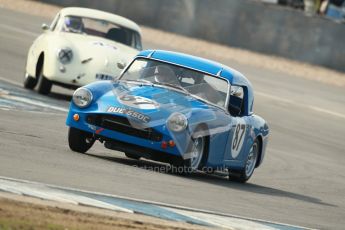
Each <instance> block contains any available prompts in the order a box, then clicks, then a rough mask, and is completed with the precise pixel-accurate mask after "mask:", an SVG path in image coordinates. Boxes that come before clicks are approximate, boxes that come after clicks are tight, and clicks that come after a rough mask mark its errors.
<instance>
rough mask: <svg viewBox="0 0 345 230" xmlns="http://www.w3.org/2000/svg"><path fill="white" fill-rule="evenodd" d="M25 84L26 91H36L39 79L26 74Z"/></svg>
mask: <svg viewBox="0 0 345 230" xmlns="http://www.w3.org/2000/svg"><path fill="white" fill-rule="evenodd" d="M23 84H24V88H26V89H34V88H35V86H36V85H37V79H36V78H34V77H32V76H30V75H29V74H27V73H26V74H25V75H24V82H23Z"/></svg>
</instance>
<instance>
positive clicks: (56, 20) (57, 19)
mask: <svg viewBox="0 0 345 230" xmlns="http://www.w3.org/2000/svg"><path fill="white" fill-rule="evenodd" d="M59 20H60V14H58V15H56V17H55V18H54V20H53V22H52V24H51V25H50V30H51V31H54V30H55V28H56V25H57V24H58V22H59Z"/></svg>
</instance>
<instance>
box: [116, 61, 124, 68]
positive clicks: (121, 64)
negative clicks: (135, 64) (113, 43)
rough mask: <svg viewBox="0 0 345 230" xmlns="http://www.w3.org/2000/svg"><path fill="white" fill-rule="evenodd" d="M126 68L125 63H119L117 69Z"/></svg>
mask: <svg viewBox="0 0 345 230" xmlns="http://www.w3.org/2000/svg"><path fill="white" fill-rule="evenodd" d="M125 67H126V64H125V63H124V62H118V63H117V68H119V69H124V68H125Z"/></svg>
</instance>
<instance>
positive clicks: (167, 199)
mask: <svg viewBox="0 0 345 230" xmlns="http://www.w3.org/2000/svg"><path fill="white" fill-rule="evenodd" d="M43 22H49V20H48V19H45V18H39V17H34V16H29V15H26V14H21V13H17V12H13V11H10V10H5V9H0V31H1V33H0V176H6V177H12V178H18V179H25V180H32V181H37V182H43V183H48V184H54V185H59V186H66V187H72V188H77V189H83V190H90V191H96V192H102V193H109V194H114V195H120V196H127V197H132V198H137V199H145V200H152V201H157V202H164V203H169V204H175V205H183V206H188V207H192V208H200V209H206V210H211V211H217V212H224V213H231V214H234V215H240V216H245V217H252V218H259V219H265V220H270V221H276V222H283V223H287V224H294V225H301V226H305V227H311V228H322V229H342V228H343V226H344V225H345V219H344V217H345V199H344V194H345V175H344V172H345V170H344V165H345V157H344V154H345V106H344V105H345V91H344V88H339V87H335V86H332V85H328V84H323V83H319V82H317V81H310V80H307V79H303V78H297V77H293V76H288V75H286V74H283V73H278V72H272V71H267V70H265V69H260V68H253V67H251V66H245V65H243V64H238V63H234V62H229V60H226V59H224V60H221V59H216V60H217V61H220V62H223V63H224V64H227V65H229V66H232V67H234V68H236V69H238V70H239V71H241V72H243V73H244V74H245V75H246V76H247V77H248V78H249V79H250V80H251V82H252V84H253V86H254V89H255V96H256V98H255V105H254V107H255V113H257V114H259V115H261V116H262V117H263V118H265V119H266V120H267V121H268V123H269V125H270V128H271V136H270V140H269V146H268V149H267V153H266V158H265V161H264V163H263V165H262V166H261V167H260V168H258V169H257V170H256V171H255V173H254V176H253V177H252V179H251V180H250V181H249V182H248V183H247V184H237V183H233V182H229V181H228V180H227V178H225V177H221V176H215V175H207V174H203V173H195V174H193V175H191V176H189V177H183V176H177V175H173V174H169V173H166V172H154V171H152V170H150V169H151V168H153V167H163V168H164V166H165V165H164V164H159V163H155V162H152V161H147V160H142V161H136V160H130V159H127V158H125V157H124V154H123V153H119V152H114V151H110V150H107V149H105V148H104V147H103V146H102V145H101V144H100V143H98V144H96V145H95V146H94V147H93V148H92V149H91V150H90V151H89V152H88V154H77V153H74V152H72V151H70V150H69V147H68V143H67V131H68V129H67V127H66V125H65V118H66V111H67V109H68V105H69V99H70V95H71V94H72V91H69V90H65V89H61V88H58V87H55V86H54V87H53V93H52V94H50V95H48V96H40V95H38V94H37V93H36V92H32V91H29V90H25V89H23V88H22V87H21V86H20V85H21V84H22V80H23V74H24V65H25V61H26V55H27V51H28V48H29V46H30V45H31V44H32V42H33V40H34V39H35V38H36V37H37V35H38V34H39V33H41V30H40V25H41V24H42V23H43ZM144 42H145V44H144V45H145V47H146V48H163V49H164V48H167V47H162V46H158V45H157V44H155V41H145V40H144ZM168 48H170V47H168ZM170 49H171V48H170ZM175 50H177V51H178V50H179V49H178V47H175ZM193 54H194V55H198V56H200V54H198V53H193ZM208 58H209V59H214V58H213V57H212V56H208ZM1 79H3V80H1Z"/></svg>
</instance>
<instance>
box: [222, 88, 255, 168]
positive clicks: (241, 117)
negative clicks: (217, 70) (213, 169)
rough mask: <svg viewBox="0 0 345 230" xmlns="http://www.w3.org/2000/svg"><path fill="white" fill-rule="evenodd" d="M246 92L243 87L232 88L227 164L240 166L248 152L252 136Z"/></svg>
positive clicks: (226, 153) (225, 156)
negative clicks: (247, 111)
mask: <svg viewBox="0 0 345 230" xmlns="http://www.w3.org/2000/svg"><path fill="white" fill-rule="evenodd" d="M245 92H246V90H245V89H244V87H242V86H232V90H231V93H230V101H229V112H230V116H231V128H230V131H229V136H228V141H227V147H226V150H225V153H224V160H225V161H228V162H225V164H229V163H230V164H234V165H240V164H241V162H242V161H243V159H245V157H246V153H247V152H248V143H247V140H248V136H249V135H251V130H252V125H251V116H247V115H246V111H245V109H244V108H245V106H246V99H247V98H246V93H245Z"/></svg>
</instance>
